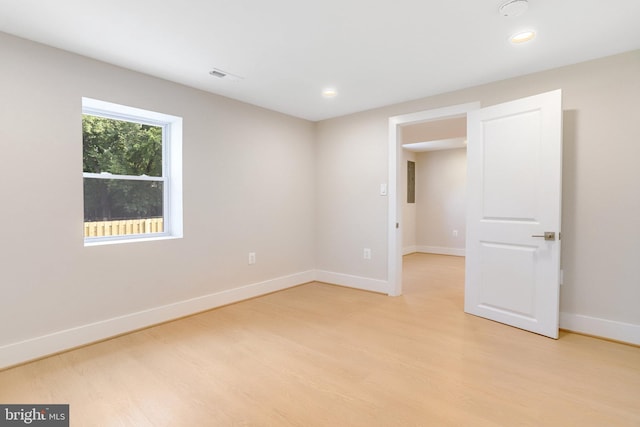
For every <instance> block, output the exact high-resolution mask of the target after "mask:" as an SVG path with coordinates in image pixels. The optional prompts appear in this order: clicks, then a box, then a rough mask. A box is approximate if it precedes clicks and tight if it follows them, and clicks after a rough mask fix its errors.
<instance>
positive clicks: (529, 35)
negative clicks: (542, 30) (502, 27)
mask: <svg viewBox="0 0 640 427" xmlns="http://www.w3.org/2000/svg"><path fill="white" fill-rule="evenodd" d="M535 36H536V32H535V31H533V30H527V31H521V32H519V33H516V34H514V35H512V36H511V37H509V41H510V42H511V43H513V44H522V43H526V42H528V41H531V40H533V39H534V38H535Z"/></svg>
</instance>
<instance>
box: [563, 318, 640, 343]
mask: <svg viewBox="0 0 640 427" xmlns="http://www.w3.org/2000/svg"><path fill="white" fill-rule="evenodd" d="M560 327H561V328H562V329H566V330H568V331H573V332H579V333H582V334H588V335H594V336H598V337H602V338H608V339H611V340H616V341H623V342H627V343H630V344H635V345H640V325H634V324H631V323H623V322H616V321H614V320H607V319H600V318H597V317H590V316H583V315H581V314H573V313H562V312H561V313H560Z"/></svg>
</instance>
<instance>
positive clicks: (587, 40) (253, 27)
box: [0, 0, 640, 120]
mask: <svg viewBox="0 0 640 427" xmlns="http://www.w3.org/2000/svg"><path fill="white" fill-rule="evenodd" d="M504 1H505V0H439V1H435V0H394V1H380V0H322V1H308V0H307V1H305V0H155V1H151V0H108V1H91V0H56V1H43V0H0V31H4V32H7V33H10V34H15V35H17V36H20V37H24V38H27V39H31V40H35V41H38V42H41V43H45V44H48V45H51V46H55V47H58V48H61V49H65V50H69V51H72V52H76V53H79V54H82V55H85V56H89V57H92V58H96V59H100V60H103V61H106V62H109V63H112V64H116V65H120V66H122V67H126V68H130V69H132V70H137V71H141V72H143V73H147V74H151V75H154V76H157V77H161V78H164V79H167V80H172V81H175V82H179V83H182V84H185V85H188V86H192V87H195V88H199V89H203V90H206V91H210V92H213V93H218V94H221V95H224V96H227V97H230V98H235V99H238V100H242V101H245V102H249V103H251V104H255V105H259V106H262V107H266V108H269V109H272V110H276V111H280V112H283V113H287V114H290V115H293V116H297V117H302V118H306V119H309V120H321V119H325V118H330V117H336V116H341V115H345V114H349V113H353V112H357V111H362V110H366V109H371V108H375V107H380V106H383V105H388V104H393V103H397V102H401V101H406V100H410V99H416V98H421V97H425V96H429V95H433V94H437V93H442V92H447V91H451V90H455V89H461V88H464V87H469V86H474V85H478V84H481V83H486V82H491V81H496V80H501V79H505V78H509V77H514V76H518V75H522V74H528V73H532V72H535V71H540V70H544V69H549V68H555V67H558V66H562V65H567V64H572V63H576V62H581V61H585V60H589V59H593V58H598V57H602V56H607V55H611V54H615V53H619V52H624V51H629V50H634V49H638V48H640V0H607V1H603V0H529V10H528V12H527V13H525V14H524V15H522V16H519V17H511V18H505V17H502V16H500V14H499V13H498V6H499V5H500V4H502V3H503V2H504ZM524 28H533V29H535V30H536V31H537V33H538V37H537V38H536V39H535V40H534V41H533V42H531V43H529V44H526V45H520V46H514V45H511V44H510V43H508V41H507V38H508V37H509V36H510V35H511V34H513V33H515V32H516V31H517V30H520V29H524ZM0 58H1V56H0ZM214 67H215V68H220V69H222V70H225V71H228V72H230V73H233V74H236V75H240V76H242V77H244V79H243V80H241V81H237V82H229V81H225V80H220V79H217V78H215V77H212V76H210V75H209V71H210V70H211V69H212V68H214ZM329 86H331V87H334V88H336V89H337V90H338V92H339V95H338V96H337V97H335V98H333V99H325V98H323V97H322V96H321V91H322V90H323V89H324V88H325V87H329Z"/></svg>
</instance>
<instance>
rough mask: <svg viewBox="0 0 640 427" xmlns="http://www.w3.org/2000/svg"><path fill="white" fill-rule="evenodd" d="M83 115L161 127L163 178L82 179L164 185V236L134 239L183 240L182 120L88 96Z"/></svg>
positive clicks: (93, 242)
mask: <svg viewBox="0 0 640 427" xmlns="http://www.w3.org/2000/svg"><path fill="white" fill-rule="evenodd" d="M82 114H88V115H92V116H99V117H105V118H110V119H115V120H124V121H128V122H133V123H142V124H148V125H153V126H159V127H162V176H160V177H149V176H146V175H142V176H132V175H117V174H111V173H98V174H97V173H88V172H83V174H82V176H83V178H93V179H118V180H130V181H158V182H163V183H164V184H163V218H164V227H165V229H164V231H163V232H162V233H154V234H153V235H151V236H149V235H145V238H144V239H140V238H139V236H134V237H133V239H134V240H135V241H137V242H140V241H146V240H155V239H159V238H167V237H170V238H181V237H183V223H182V222H183V210H182V117H177V116H172V115H169V114H164V113H158V112H156V111H150V110H143V109H140V108H135V107H129V106H127V105H121V104H114V103H112V102H106V101H100V100H97V99H92V98H86V97H83V98H82ZM131 240H132V239H131V238H129V237H127V236H100V237H87V238H85V239H84V244H85V246H97V245H101V244H112V243H123V242H127V241H131Z"/></svg>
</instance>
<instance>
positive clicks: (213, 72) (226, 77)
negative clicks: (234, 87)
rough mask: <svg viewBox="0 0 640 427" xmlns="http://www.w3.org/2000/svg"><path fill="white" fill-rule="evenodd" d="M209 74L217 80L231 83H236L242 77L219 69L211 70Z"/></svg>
mask: <svg viewBox="0 0 640 427" xmlns="http://www.w3.org/2000/svg"><path fill="white" fill-rule="evenodd" d="M209 74H211V75H212V76H213V77H217V78H219V79H224V80H228V81H232V82H237V81H239V80H242V79H243V77H240V76H236V75H235V74H231V73H228V72H226V71H223V70H221V69H219V68H214V69H213V70H211V71H209Z"/></svg>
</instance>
